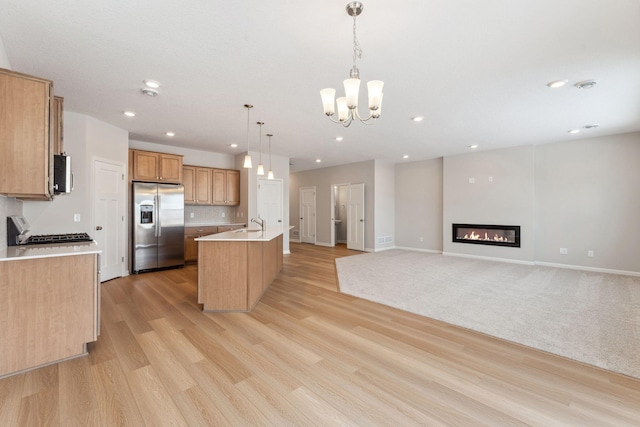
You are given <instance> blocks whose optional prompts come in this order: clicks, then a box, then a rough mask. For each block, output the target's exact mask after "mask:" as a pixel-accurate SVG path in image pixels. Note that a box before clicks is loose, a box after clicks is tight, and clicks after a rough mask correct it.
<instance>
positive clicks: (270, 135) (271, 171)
mask: <svg viewBox="0 0 640 427" xmlns="http://www.w3.org/2000/svg"><path fill="white" fill-rule="evenodd" d="M267 136H268V137H269V173H268V174H267V179H273V169H271V137H272V136H273V134H271V133H268V134H267Z"/></svg>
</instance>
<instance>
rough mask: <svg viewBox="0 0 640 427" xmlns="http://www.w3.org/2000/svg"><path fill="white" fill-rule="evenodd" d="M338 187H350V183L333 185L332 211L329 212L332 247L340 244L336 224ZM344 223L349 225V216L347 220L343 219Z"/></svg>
mask: <svg viewBox="0 0 640 427" xmlns="http://www.w3.org/2000/svg"><path fill="white" fill-rule="evenodd" d="M337 187H349V183H348V182H346V183H342V184H332V185H331V190H330V191H331V206H330V208H331V211H330V212H329V218H330V220H329V221H330V222H331V225H330V229H331V240H330V242H331V246H335V245H337V244H338V242H337V241H336V223H335V214H336V192H335V189H336V188H337ZM342 221H344V223H345V224H348V223H349V216H348V215H347V218H345V219H343V220H342Z"/></svg>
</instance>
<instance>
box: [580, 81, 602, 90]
mask: <svg viewBox="0 0 640 427" xmlns="http://www.w3.org/2000/svg"><path fill="white" fill-rule="evenodd" d="M597 84H598V82H597V81H595V80H584V81H581V82H578V83H576V84H575V87H577V88H578V89H591V88H593V87H595V85H597Z"/></svg>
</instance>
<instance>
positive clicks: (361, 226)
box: [347, 183, 366, 252]
mask: <svg viewBox="0 0 640 427" xmlns="http://www.w3.org/2000/svg"><path fill="white" fill-rule="evenodd" d="M355 187H361V188H362V198H361V201H362V210H361V212H360V215H359V216H360V218H358V220H357V221H355V224H354V223H353V222H354V221H352V220H351V216H352V206H353V203H352V199H351V190H352V189H353V188H355ZM364 194H365V186H364V183H361V184H349V197H348V209H347V212H348V213H347V217H348V218H349V220H348V222H347V248H348V249H353V250H357V251H363V252H364V250H365V232H366V226H365V220H366V218H365V215H364V213H365V208H366V205H365V202H366V200H365V197H364ZM353 227H357V234H358V235H359V236H361V237H362V241H361V246H362V247H360V245H359V246H358V247H354V246H353V245H351V246H350V243H351V242H353V240H351V237H352V234H353V233H352V230H353ZM356 242H359V243H360V241H359V240H356Z"/></svg>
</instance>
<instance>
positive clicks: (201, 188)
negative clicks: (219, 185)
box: [182, 166, 211, 205]
mask: <svg viewBox="0 0 640 427" xmlns="http://www.w3.org/2000/svg"><path fill="white" fill-rule="evenodd" d="M182 181H183V184H184V203H185V204H186V205H210V204H211V169H210V168H203V167H199V166H185V167H183V168H182Z"/></svg>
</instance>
